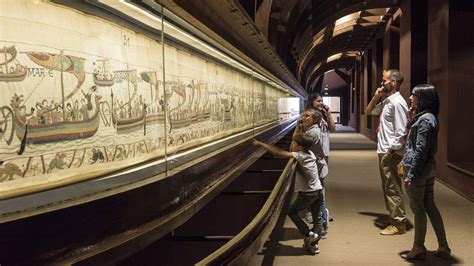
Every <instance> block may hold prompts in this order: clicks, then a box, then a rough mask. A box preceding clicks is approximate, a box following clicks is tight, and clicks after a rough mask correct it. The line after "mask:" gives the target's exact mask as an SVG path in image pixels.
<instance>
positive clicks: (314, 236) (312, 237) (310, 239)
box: [304, 231, 319, 246]
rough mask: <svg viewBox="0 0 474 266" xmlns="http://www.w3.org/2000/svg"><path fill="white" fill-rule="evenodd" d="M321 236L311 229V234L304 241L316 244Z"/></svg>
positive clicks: (308, 243)
mask: <svg viewBox="0 0 474 266" xmlns="http://www.w3.org/2000/svg"><path fill="white" fill-rule="evenodd" d="M318 240H319V236H318V234H316V233H315V232H312V231H309V234H308V236H307V237H305V238H304V243H305V244H307V245H311V246H314V245H315V244H316V243H318Z"/></svg>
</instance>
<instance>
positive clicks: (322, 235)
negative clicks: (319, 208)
mask: <svg viewBox="0 0 474 266" xmlns="http://www.w3.org/2000/svg"><path fill="white" fill-rule="evenodd" d="M326 238H328V231H327V230H323V231H322V232H321V239H326Z"/></svg>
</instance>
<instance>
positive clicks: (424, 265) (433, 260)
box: [398, 250, 462, 266]
mask: <svg viewBox="0 0 474 266" xmlns="http://www.w3.org/2000/svg"><path fill="white" fill-rule="evenodd" d="M408 252H410V251H409V250H404V251H402V252H400V253H398V254H399V255H400V256H401V255H403V254H407V253H408ZM407 262H410V263H412V264H413V265H415V266H448V265H453V264H460V263H462V262H461V261H460V260H459V259H457V258H456V257H453V256H451V258H450V259H449V260H445V259H442V258H438V257H436V256H435V255H434V254H433V252H431V251H428V255H427V256H426V259H424V260H407Z"/></svg>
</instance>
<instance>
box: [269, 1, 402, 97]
mask: <svg viewBox="0 0 474 266" xmlns="http://www.w3.org/2000/svg"><path fill="white" fill-rule="evenodd" d="M398 4H399V1H398V0H367V1H360V0H338V1H335V0H317V1H316V0H313V1H311V0H300V1H298V0H275V1H273V2H272V8H271V9H270V14H269V16H270V22H269V23H273V24H272V25H269V27H268V37H269V41H270V43H271V44H272V45H273V46H274V47H275V49H276V51H277V52H278V54H279V55H280V56H281V57H282V58H283V60H284V61H285V62H286V64H287V65H288V66H289V67H290V69H291V70H292V71H293V73H294V74H295V76H296V77H297V79H298V80H299V81H300V83H301V84H302V85H303V87H304V88H305V89H306V90H308V91H309V90H311V87H312V86H314V84H313V83H314V81H315V80H316V79H317V78H318V77H319V75H321V74H324V72H325V71H327V70H330V69H328V67H327V66H326V65H329V66H332V67H338V68H350V67H352V65H353V63H354V59H355V56H353V54H355V52H357V51H363V50H365V48H366V47H367V45H368V44H369V43H370V42H371V41H372V40H373V39H374V38H377V36H379V34H381V33H382V32H383V29H384V27H385V23H386V21H387V20H388V19H389V18H390V17H391V16H392V15H393V13H394V12H395V10H396V8H397V6H398ZM338 53H342V54H341V58H338V59H337V60H336V61H337V62H338V63H337V64H336V63H334V60H329V61H328V58H330V57H331V56H333V55H335V54H338ZM343 59H344V60H343ZM322 69H325V71H321V70H322Z"/></svg>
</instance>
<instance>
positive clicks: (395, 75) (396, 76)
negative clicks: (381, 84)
mask: <svg viewBox="0 0 474 266" xmlns="http://www.w3.org/2000/svg"><path fill="white" fill-rule="evenodd" d="M388 71H389V72H390V79H391V80H395V82H397V87H396V90H397V91H398V90H399V89H400V86H401V85H402V83H403V80H404V78H403V75H402V72H400V70H398V69H389V70H388Z"/></svg>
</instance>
